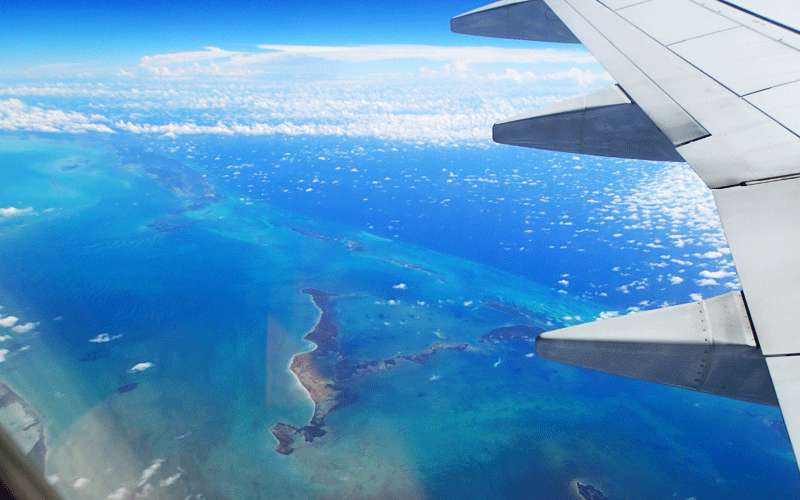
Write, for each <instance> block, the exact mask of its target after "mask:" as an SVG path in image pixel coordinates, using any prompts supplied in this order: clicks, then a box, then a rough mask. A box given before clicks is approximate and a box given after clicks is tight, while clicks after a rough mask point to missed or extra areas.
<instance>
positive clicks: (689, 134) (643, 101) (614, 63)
mask: <svg viewBox="0 0 800 500" xmlns="http://www.w3.org/2000/svg"><path fill="white" fill-rule="evenodd" d="M546 1H547V4H548V5H549V6H550V8H551V9H552V10H553V11H554V12H555V13H556V14H557V15H558V16H559V17H560V18H561V19H562V20H563V21H564V23H565V24H566V25H567V26H568V27H569V28H570V29H571V30H572V31H573V32H574V33H575V34H577V35H578V37H579V38H580V40H581V42H582V43H583V44H584V45H585V46H586V47H587V48H588V49H589V50H590V51H591V52H592V54H594V56H595V57H596V58H597V59H598V60H599V61H600V62H601V63H602V64H603V66H604V67H605V68H606V69H607V70H608V71H609V73H611V75H612V76H613V77H614V78H615V79H616V80H617V81H618V82H620V84H621V85H622V87H623V88H624V89H625V91H626V92H627V93H628V94H629V95H630V96H631V97H632V98H633V100H634V101H636V103H638V104H639V106H640V107H641V108H642V109H643V110H644V111H645V113H647V115H648V116H649V117H650V119H652V120H653V122H654V123H655V124H656V125H658V127H659V128H660V129H661V130H662V131H663V132H664V134H665V135H666V136H667V137H669V139H670V140H671V141H672V143H673V144H683V143H686V142H690V141H694V140H697V139H700V138H702V137H706V136H708V132H707V131H706V130H705V129H704V128H703V127H702V126H701V125H700V124H699V123H698V122H697V121H696V120H695V119H694V118H692V117H691V116H690V115H689V113H687V112H686V111H685V110H684V109H683V108H682V107H681V106H680V105H678V103H677V102H675V100H674V99H672V98H671V97H670V96H669V95H668V94H667V93H665V92H664V91H663V90H662V89H661V88H659V86H658V85H656V84H655V82H653V80H652V79H650V78H649V77H648V75H647V74H646V73H645V72H644V71H642V69H640V68H639V67H638V66H637V65H636V64H635V62H634V61H633V60H632V59H631V58H630V57H629V56H628V55H626V54H624V53H623V52H622V51H620V50H619V49H618V48H617V46H615V44H614V43H612V41H611V40H609V39H608V38H606V37H605V36H604V35H603V34H602V33H601V32H600V31H598V29H596V28H595V26H593V25H592V23H590V22H589V21H588V20H587V18H586V17H584V16H582V15H581V14H579V13H578V11H576V10H575V9H574V8H573V7H572V5H570V4H569V3H568V2H567V1H565V0H546ZM598 5H599V4H598ZM601 8H602V7H601ZM603 10H605V11H606V12H609V11H607V9H604V8H603ZM614 17H617V19H619V17H618V16H616V15H614ZM593 21H595V19H593ZM623 25H624V27H626V28H628V29H631V28H632V27H631V26H630V25H629V24H627V23H625V22H623ZM634 35H635V33H634ZM644 38H646V37H644ZM636 43H637V40H636V39H633V40H630V43H625V45H631V46H632V45H636Z"/></svg>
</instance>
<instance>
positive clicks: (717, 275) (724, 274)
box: [700, 269, 736, 279]
mask: <svg viewBox="0 0 800 500" xmlns="http://www.w3.org/2000/svg"><path fill="white" fill-rule="evenodd" d="M735 275H736V273H733V272H731V271H725V270H722V269H720V270H718V271H700V276H702V277H703V278H708V279H722V278H728V277H730V276H735Z"/></svg>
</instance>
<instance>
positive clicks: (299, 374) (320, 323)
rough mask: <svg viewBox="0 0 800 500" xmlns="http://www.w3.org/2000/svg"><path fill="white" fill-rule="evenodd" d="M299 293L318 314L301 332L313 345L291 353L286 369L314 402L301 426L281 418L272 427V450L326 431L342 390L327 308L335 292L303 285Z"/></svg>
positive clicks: (287, 451)
mask: <svg viewBox="0 0 800 500" xmlns="http://www.w3.org/2000/svg"><path fill="white" fill-rule="evenodd" d="M302 293H304V294H307V295H309V296H310V297H311V301H312V303H313V304H314V306H315V307H316V308H317V309H318V310H319V312H320V314H319V317H318V318H317V321H316V323H315V324H314V327H313V328H312V329H311V330H310V331H309V332H308V333H306V334H305V335H304V336H303V339H304V340H307V341H309V342H311V343H313V344H314V347H313V348H312V349H310V350H308V351H304V352H300V353H296V354H294V355H293V356H292V358H291V360H290V361H289V371H291V372H292V374H293V375H294V377H295V379H296V380H297V381H298V383H299V384H300V386H301V387H303V389H304V390H305V391H306V393H307V394H308V396H309V398H310V399H311V401H312V402H313V403H314V412H313V414H312V416H311V419H310V421H309V423H308V424H306V425H304V426H303V427H296V426H293V425H291V424H286V423H283V422H279V423H277V424H275V425H274V426H273V427H272V435H273V436H274V437H275V438H276V439H277V440H278V444H277V446H276V447H275V450H276V451H277V452H278V453H281V454H283V455H289V454H291V453H292V452H293V451H294V446H293V445H294V443H295V441H296V439H297V438H298V437H302V438H304V440H305V442H307V443H311V442H313V441H314V439H316V438H319V437H322V436H324V435H325V434H326V430H325V428H324V427H325V418H326V417H327V416H328V414H329V413H330V412H331V411H332V410H333V409H334V408H336V407H337V406H338V405H339V404H340V399H339V398H340V396H341V393H342V391H341V390H339V388H338V387H337V386H336V382H335V380H334V377H333V363H335V361H336V358H337V357H338V353H339V350H338V343H337V339H336V337H337V335H338V333H339V329H338V327H337V326H336V322H335V319H334V316H333V311H332V310H331V308H330V299H331V298H332V297H334V296H335V295H334V294H331V293H328V292H324V291H322V290H318V289H316V288H304V289H303V290H302ZM326 358H333V359H326ZM318 361H319V362H318ZM326 361H327V362H326ZM325 372H327V373H325Z"/></svg>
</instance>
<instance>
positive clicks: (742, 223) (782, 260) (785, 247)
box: [713, 179, 800, 356]
mask: <svg viewBox="0 0 800 500" xmlns="http://www.w3.org/2000/svg"><path fill="white" fill-rule="evenodd" d="M713 193H714V198H715V200H716V202H717V208H718V210H719V214H720V218H721V219H722V225H723V226H724V228H725V234H726V236H727V237H728V243H729V244H730V247H731V252H732V254H733V260H734V262H735V263H736V269H737V271H738V272H739V279H740V280H741V282H742V287H743V289H744V290H745V294H746V296H747V305H748V307H749V309H750V313H751V315H752V318H753V323H754V325H755V330H756V335H757V336H758V341H759V343H760V345H761V350H762V352H763V353H764V354H765V355H768V356H769V355H779V354H794V353H800V331H798V330H800V328H798V322H797V318H798V316H797V314H798V307H799V306H800V262H798V259H799V258H800V257H798V256H800V231H798V227H799V223H798V214H800V179H791V180H783V181H777V182H764V183H760V184H755V185H749V186H741V187H732V188H728V189H718V190H715V191H714V192H713Z"/></svg>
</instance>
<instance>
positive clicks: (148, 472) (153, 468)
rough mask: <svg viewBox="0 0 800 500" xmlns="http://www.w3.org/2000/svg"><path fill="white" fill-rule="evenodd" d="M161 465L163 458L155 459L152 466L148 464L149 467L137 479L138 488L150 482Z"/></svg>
mask: <svg viewBox="0 0 800 500" xmlns="http://www.w3.org/2000/svg"><path fill="white" fill-rule="evenodd" d="M163 463H164V459H163V458H159V459H156V460H155V461H154V462H153V463H152V464H150V466H148V467H147V468H146V469H145V470H143V471H142V476H141V477H140V478H139V484H138V486H139V488H141V487H143V486H144V485H145V484H146V483H147V482H148V481H150V478H152V477H153V476H154V475H155V474H156V472H158V469H160V468H161V465H162V464H163Z"/></svg>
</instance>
